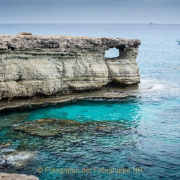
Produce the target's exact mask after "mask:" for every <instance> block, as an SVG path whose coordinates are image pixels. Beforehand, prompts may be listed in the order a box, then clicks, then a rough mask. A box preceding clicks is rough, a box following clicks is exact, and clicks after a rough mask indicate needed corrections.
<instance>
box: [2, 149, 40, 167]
mask: <svg viewBox="0 0 180 180" xmlns="http://www.w3.org/2000/svg"><path fill="white" fill-rule="evenodd" d="M36 154H37V151H28V150H25V151H16V152H13V153H11V154H9V155H7V156H6V157H5V158H4V161H6V162H7V163H8V164H10V165H12V166H13V167H15V168H17V169H20V168H22V167H24V166H26V165H27V163H28V162H29V161H30V160H31V159H32V158H33V157H34V156H35V155H36Z"/></svg>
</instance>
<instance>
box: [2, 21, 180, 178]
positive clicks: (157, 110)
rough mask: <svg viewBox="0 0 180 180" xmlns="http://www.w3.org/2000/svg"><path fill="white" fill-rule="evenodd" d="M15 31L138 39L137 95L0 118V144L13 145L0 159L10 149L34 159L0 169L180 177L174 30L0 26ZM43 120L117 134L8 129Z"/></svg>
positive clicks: (178, 55) (178, 30)
mask: <svg viewBox="0 0 180 180" xmlns="http://www.w3.org/2000/svg"><path fill="white" fill-rule="evenodd" d="M19 31H29V32H32V33H33V34H55V35H79V36H83V35H87V36H93V37H103V36H106V37H124V38H138V39H140V40H141V41H142V45H141V46H140V48H139V50H140V52H139V55H138V58H137V61H138V65H139V68H140V74H141V83H140V86H139V90H137V91H135V92H133V93H134V95H135V97H133V98H127V99H123V100H116V101H115V100H109V101H104V100H102V99H99V100H96V101H95V100H94V101H93V100H86V101H77V102H72V103H66V104H62V105H54V106H49V107H41V108H36V109H35V108H31V109H29V110H26V111H17V112H9V113H1V116H0V142H11V146H9V147H7V148H1V149H0V158H1V159H3V157H4V156H6V155H7V154H8V153H10V152H13V151H14V150H24V149H26V150H31V151H38V153H37V155H36V156H35V157H34V158H32V159H31V161H30V162H29V163H28V164H27V166H26V167H24V168H22V169H18V170H17V169H15V168H13V167H11V166H7V165H6V166H4V165H3V162H2V164H0V167H1V168H0V171H3V172H16V173H25V174H34V175H36V176H38V177H39V178H40V179H41V180H46V179H47V180H51V179H52V180H54V179H63V180H64V179H70V180H71V179H75V180H76V179H98V180H101V179H103V180H104V179H108V180H109V179H111V180H116V179H123V180H124V179H128V180H131V179H132V180H134V179H135V180H141V179H142V180H144V179H148V180H152V179H153V180H156V179H162V180H163V179H164V180H166V179H173V180H176V179H180V80H179V77H180V46H179V45H178V43H177V42H176V40H177V39H179V37H180V25H155V26H150V25H119V24H114V25H110V24H103V25H102V24H101V25H98V24H86V25H83V24H77V25H75V24H50V25H46V24H41V25H38V24H36V25H32V24H31V25H0V34H16V33H17V32H19ZM115 53H116V52H111V55H110V56H112V55H114V56H116V54H115ZM131 93H132V92H131ZM41 118H55V119H72V120H75V121H78V122H84V123H85V122H92V123H94V122H98V123H102V124H105V125H107V126H109V127H116V130H115V131H114V132H113V133H112V132H111V133H99V132H94V131H90V132H84V133H78V132H77V133H73V134H65V135H63V136H60V137H56V138H40V137H35V136H31V135H28V134H23V133H19V132H15V131H13V128H14V127H17V126H20V125H23V124H24V123H25V122H28V121H35V120H37V119H41ZM92 126H94V125H93V124H92ZM0 163H1V162H0ZM38 167H42V168H43V169H44V171H45V167H48V168H49V169H50V168H58V169H60V168H70V167H71V168H76V169H79V170H80V173H63V174H59V173H50V172H46V173H45V172H44V171H43V172H42V173H38V172H37V168H38ZM95 167H98V168H105V169H113V168H114V169H117V168H118V169H120V168H122V169H123V168H124V169H128V168H129V169H130V173H124V174H123V173H121V174H118V173H115V172H114V173H111V174H110V171H108V173H103V172H100V171H99V172H98V171H97V168H95ZM83 168H88V169H91V172H90V173H83V171H82V169H83ZM94 168H95V169H96V171H95V172H94ZM133 168H137V169H138V168H139V169H140V170H141V168H142V172H141V171H139V172H137V173H136V172H135V171H134V172H133Z"/></svg>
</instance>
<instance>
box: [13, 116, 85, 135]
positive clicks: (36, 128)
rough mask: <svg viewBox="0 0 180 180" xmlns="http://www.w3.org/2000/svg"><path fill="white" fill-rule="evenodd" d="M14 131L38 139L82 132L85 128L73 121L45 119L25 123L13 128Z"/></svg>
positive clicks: (82, 124)
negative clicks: (38, 137) (35, 136)
mask: <svg viewBox="0 0 180 180" xmlns="http://www.w3.org/2000/svg"><path fill="white" fill-rule="evenodd" d="M14 130H15V131H20V132H24V133H28V134H30V135H37V136H40V137H51V136H56V135H62V134H65V133H74V132H82V131H85V130H86V128H85V126H84V123H80V122H77V121H73V120H63V119H61V120H57V119H50V118H45V119H39V120H37V121H31V122H27V123H25V124H24V125H23V126H19V127H16V128H14Z"/></svg>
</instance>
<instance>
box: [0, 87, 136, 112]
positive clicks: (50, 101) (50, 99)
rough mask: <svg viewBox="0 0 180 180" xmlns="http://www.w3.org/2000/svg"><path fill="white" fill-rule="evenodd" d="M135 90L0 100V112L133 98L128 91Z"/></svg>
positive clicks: (105, 88)
mask: <svg viewBox="0 0 180 180" xmlns="http://www.w3.org/2000/svg"><path fill="white" fill-rule="evenodd" d="M131 89H132V90H137V89H138V86H131V87H128V88H119V87H104V88H103V89H100V90H96V91H90V92H81V93H73V94H71V95H64V96H42V97H33V98H28V99H27V98H24V99H22V98H21V99H19V98H17V99H12V100H7V99H4V100H1V101H0V111H1V112H2V111H10V110H19V109H28V108H32V107H40V106H47V105H57V104H62V103H66V102H71V101H77V100H86V99H104V100H108V99H124V98H129V97H135V95H134V93H131V92H129V90H131Z"/></svg>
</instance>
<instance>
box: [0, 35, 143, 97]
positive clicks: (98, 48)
mask: <svg viewBox="0 0 180 180" xmlns="http://www.w3.org/2000/svg"><path fill="white" fill-rule="evenodd" d="M140 44H141V42H140V41H139V40H137V39H123V38H117V39H114V38H91V37H69V36H35V35H31V33H27V32H24V33H18V34H17V35H0V99H2V100H3V99H9V100H10V99H12V98H24V97H26V98H30V97H31V98H32V97H34V96H38V95H42V96H43V95H44V96H52V95H67V94H70V95H71V94H73V93H75V92H83V91H91V90H97V89H101V88H102V87H103V86H106V85H107V84H110V83H115V84H116V85H118V86H129V85H132V84H138V83H139V82H140V76H139V68H138V66H137V62H136V56H137V54H138V47H139V45H140ZM110 48H117V49H118V50H119V56H118V57H116V58H105V51H106V50H108V49H110Z"/></svg>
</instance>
